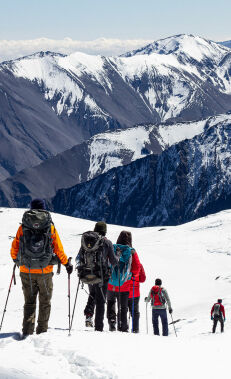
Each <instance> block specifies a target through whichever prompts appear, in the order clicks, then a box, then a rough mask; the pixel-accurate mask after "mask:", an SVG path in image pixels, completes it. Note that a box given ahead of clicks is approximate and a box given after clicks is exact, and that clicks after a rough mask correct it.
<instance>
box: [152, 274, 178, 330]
mask: <svg viewBox="0 0 231 379" xmlns="http://www.w3.org/2000/svg"><path fill="white" fill-rule="evenodd" d="M161 285H162V280H161V279H156V280H155V286H153V287H152V288H151V290H150V292H149V295H148V297H146V298H145V301H146V302H149V301H150V300H151V304H152V324H153V330H154V334H155V335H160V332H159V321H158V319H159V317H160V318H161V322H162V329H163V336H168V317H167V311H166V303H167V305H168V311H169V313H170V314H171V313H172V306H171V302H170V299H169V296H168V292H167V291H166V289H165V288H163V287H161Z"/></svg>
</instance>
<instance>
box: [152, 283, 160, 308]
mask: <svg viewBox="0 0 231 379" xmlns="http://www.w3.org/2000/svg"><path fill="white" fill-rule="evenodd" d="M161 292H162V288H161V287H159V286H153V287H152V291H151V297H152V304H153V305H155V306H158V305H163V302H162V301H161Z"/></svg>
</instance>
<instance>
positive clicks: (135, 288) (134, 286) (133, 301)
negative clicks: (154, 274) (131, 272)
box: [128, 264, 146, 333]
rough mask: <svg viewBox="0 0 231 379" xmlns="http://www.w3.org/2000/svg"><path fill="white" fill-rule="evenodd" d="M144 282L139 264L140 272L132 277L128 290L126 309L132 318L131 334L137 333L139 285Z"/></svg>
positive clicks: (144, 278)
mask: <svg viewBox="0 0 231 379" xmlns="http://www.w3.org/2000/svg"><path fill="white" fill-rule="evenodd" d="M145 280H146V275H145V271H144V268H143V265H142V264H140V271H139V273H137V275H135V276H132V278H131V284H130V289H129V299H128V309H129V312H130V315H131V317H132V316H133V320H132V322H133V325H132V326H133V327H132V329H133V333H139V319H140V312H139V301H140V283H144V282H145ZM133 295H134V296H133ZM133 314H134V315H133Z"/></svg>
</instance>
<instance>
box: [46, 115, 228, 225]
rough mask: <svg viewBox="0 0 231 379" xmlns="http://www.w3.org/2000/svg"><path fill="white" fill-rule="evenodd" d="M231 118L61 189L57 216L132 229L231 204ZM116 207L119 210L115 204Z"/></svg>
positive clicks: (176, 221) (210, 122)
mask: <svg viewBox="0 0 231 379" xmlns="http://www.w3.org/2000/svg"><path fill="white" fill-rule="evenodd" d="M230 146H231V115H226V116H224V115H221V116H220V117H216V118H210V119H208V120H207V122H206V123H205V124H204V131H203V132H202V133H201V134H198V135H196V136H195V137H194V138H192V139H186V140H183V141H181V142H179V143H176V144H174V145H172V146H170V147H169V148H168V149H166V150H164V151H163V152H162V153H161V154H159V155H154V154H151V155H148V156H147V157H145V158H142V159H137V160H136V161H134V162H132V163H130V164H129V165H126V166H122V167H117V168H114V169H111V170H110V171H108V172H107V173H106V174H102V175H100V176H98V177H97V178H95V179H93V180H90V181H88V182H86V183H82V184H78V185H77V186H74V187H72V188H69V189H64V190H59V191H58V192H57V195H56V196H55V197H54V199H53V202H52V205H53V209H54V210H55V211H56V212H58V213H63V214H66V215H71V216H75V217H84V218H88V219H91V220H98V219H104V220H106V221H107V222H109V223H114V224H120V225H129V226H139V227H141V226H154V225H176V224H181V223H185V222H188V221H191V220H193V219H195V218H198V217H201V216H204V215H207V214H210V213H214V212H217V211H219V210H222V209H227V208H229V207H230V205H231V203H230V202H231V172H230V167H231V164H230V163H231V148H230ZM115 204H116V206H115Z"/></svg>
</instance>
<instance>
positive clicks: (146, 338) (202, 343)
mask: <svg viewBox="0 0 231 379" xmlns="http://www.w3.org/2000/svg"><path fill="white" fill-rule="evenodd" d="M23 211H24V210H23V209H7V208H0V222H1V239H0V250H1V255H0V312H1V314H0V317H2V311H3V309H4V305H5V301H6V296H7V292H8V288H9V284H10V279H11V275H12V269H13V264H12V261H11V258H10V255H9V251H10V246H11V242H12V238H13V236H15V233H16V230H17V228H18V226H19V223H20V221H21V218H22V214H23ZM52 217H53V221H54V223H55V226H56V228H57V230H58V232H59V234H60V237H61V239H62V242H63V245H64V248H65V251H66V254H67V255H68V256H72V257H73V258H75V256H76V253H77V252H78V249H79V246H80V236H79V233H82V232H84V231H86V230H89V229H92V228H93V226H94V223H93V222H91V221H88V220H81V219H75V218H71V217H65V216H62V215H59V214H53V215H52ZM122 229H128V230H131V232H132V235H133V246H134V247H135V248H136V250H137V252H138V254H139V257H140V261H141V262H142V263H143V265H144V268H145V271H146V275H147V280H146V282H145V283H143V284H141V299H140V313H141V317H140V334H138V335H132V334H131V333H120V332H114V333H111V332H109V331H108V325H107V320H106V318H105V326H104V332H102V333H100V332H94V331H92V330H90V331H86V330H85V326H84V316H83V309H84V306H85V304H86V300H87V294H86V293H85V290H87V288H86V286H85V287H84V289H85V290H84V289H80V290H79V296H78V300H77V307H76V314H75V317H74V322H73V330H72V332H71V336H68V330H67V328H68V298H67V288H68V287H67V284H68V283H67V273H66V270H65V268H64V267H63V268H62V272H61V275H60V276H57V275H55V276H54V293H53V299H52V312H51V318H50V323H49V330H48V332H47V333H45V334H41V335H39V336H37V335H33V336H30V337H28V338H27V339H26V340H23V341H16V340H15V339H14V336H15V333H17V332H20V331H21V324H22V316H23V295H22V289H21V283H20V278H19V273H18V270H17V273H16V279H17V285H16V286H14V285H13V286H12V290H11V293H10V297H9V302H8V307H7V311H6V314H5V319H4V323H3V327H2V330H1V332H0V378H1V379H6V378H7V379H9V378H10V379H13V378H17V379H19V378H20V379H21V378H30V379H34V378H36V379H42V378H49V379H54V378H55V379H56V378H57V379H61V378H62V379H63V378H65V379H66V378H68V379H69V378H91V379H92V378H110V379H112V378H113V379H114V378H119V379H120V378H121V379H122V378H123V379H125V378H126V379H128V378H129V379H130V378H136V379H138V378H155V379H167V378H177V379H195V378H210V379H213V378H214V379H215V378H216V379H217V378H218V377H228V374H229V372H230V359H229V355H230V349H229V347H230V339H231V316H230V308H231V272H230V263H231V257H230V254H231V238H230V230H231V210H227V211H223V212H220V213H218V214H214V215H211V216H209V217H205V218H202V219H199V220H196V221H194V222H191V223H188V224H184V225H181V226H177V227H151V228H143V229H138V228H137V229H132V228H124V227H120V226H114V225H108V238H109V239H111V240H112V241H113V242H115V241H116V238H117V236H118V234H119V232H120V231H121V230H122ZM73 260H74V259H73ZM55 271H56V269H55ZM156 277H160V278H162V280H163V285H164V287H165V288H166V289H167V290H168V293H169V296H170V299H171V302H172V307H173V317H174V319H175V320H177V319H181V321H179V322H178V323H176V324H175V326H176V331H177V338H176V336H175V334H174V331H173V327H172V325H170V326H169V330H170V335H169V337H162V336H154V335H153V332H152V324H151V309H150V306H148V334H147V333H146V316H145V309H146V305H145V303H144V297H145V296H147V294H148V291H149V289H150V288H151V287H152V285H153V284H154V279H155V278H156ZM76 285H77V275H76V272H74V273H73V274H72V276H71V302H72V305H73V301H74V296H75V290H76ZM217 298H222V299H223V304H224V306H225V309H226V323H225V333H224V334H221V333H220V328H219V325H218V328H217V333H216V334H215V335H214V334H211V327H212V321H211V320H210V309H211V307H212V305H213V303H214V302H215V301H216V300H217ZM170 321H171V318H170V317H169V322H170ZM130 324H131V323H130Z"/></svg>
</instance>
